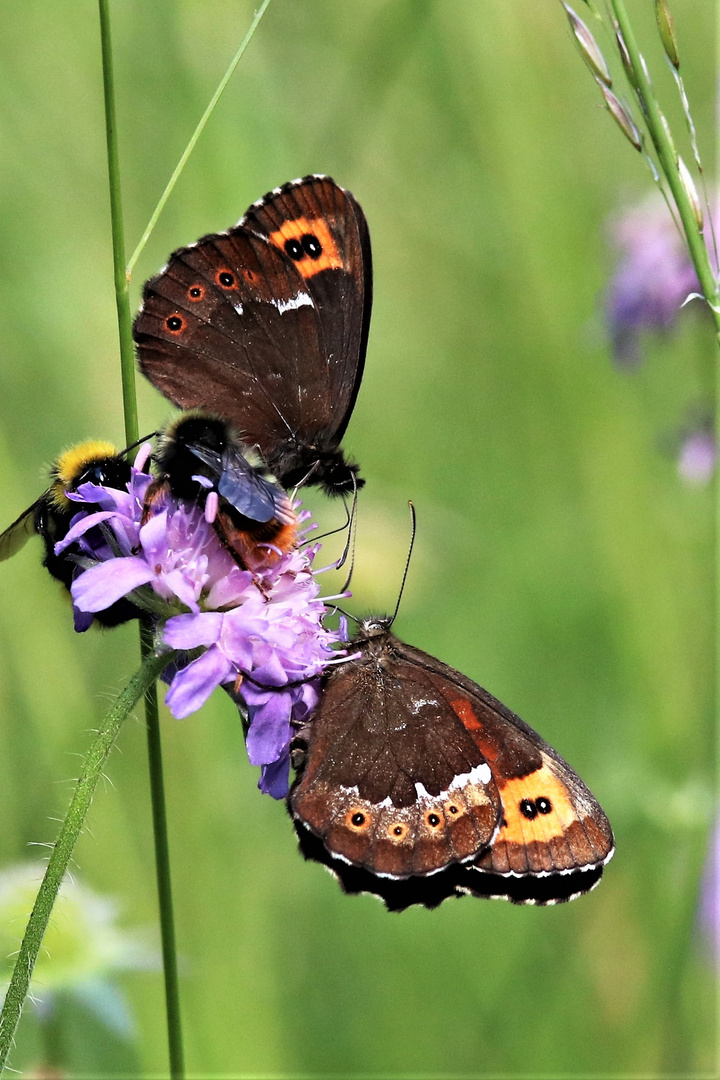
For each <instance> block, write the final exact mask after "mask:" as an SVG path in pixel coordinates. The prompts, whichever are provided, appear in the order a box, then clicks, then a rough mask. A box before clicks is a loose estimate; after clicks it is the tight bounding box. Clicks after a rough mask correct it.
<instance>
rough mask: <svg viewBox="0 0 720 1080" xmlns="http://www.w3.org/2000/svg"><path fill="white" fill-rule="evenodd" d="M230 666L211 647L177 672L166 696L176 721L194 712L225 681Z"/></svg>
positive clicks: (228, 677)
mask: <svg viewBox="0 0 720 1080" xmlns="http://www.w3.org/2000/svg"><path fill="white" fill-rule="evenodd" d="M231 673H232V665H231V664H230V662H229V660H228V659H227V657H225V656H224V655H223V653H222V652H221V651H220V649H218V647H217V645H211V646H210V648H209V649H208V650H207V652H204V653H203V654H202V656H199V657H198V658H197V660H193V661H192V663H191V664H188V666H187V667H186V668H183V670H182V671H179V672H178V673H177V675H176V676H175V678H174V679H173V681H172V684H171V686H170V689H169V690H168V692H167V694H166V695H165V704H166V705H167V707H168V708H169V710H170V712H171V713H172V714H173V716H174V717H175V718H176V719H177V720H183V719H184V718H185V717H186V716H189V715H190V713H194V712H197V710H198V709H199V708H200V706H201V705H204V704H205V702H206V701H207V699H208V698H209V697H210V695H211V694H212V692H213V690H214V689H215V687H216V686H220V684H221V683H224V682H228V680H229V679H230V676H231Z"/></svg>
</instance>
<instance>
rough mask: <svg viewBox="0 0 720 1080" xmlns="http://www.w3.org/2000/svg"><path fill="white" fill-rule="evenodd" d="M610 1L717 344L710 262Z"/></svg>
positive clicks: (625, 24)
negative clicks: (712, 321)
mask: <svg viewBox="0 0 720 1080" xmlns="http://www.w3.org/2000/svg"><path fill="white" fill-rule="evenodd" d="M610 4H611V6H612V9H613V12H614V14H615V18H616V20H617V23H618V26H619V27H620V31H621V33H622V36H623V39H624V41H625V45H626V46H627V51H628V55H629V57H630V61H631V64H632V68H633V72H634V74H635V78H636V80H637V86H638V90H637V93H638V95H639V96H640V98H641V99H642V104H643V106H644V115H645V121H646V123H647V127H648V131H649V132H650V138H651V139H652V141H653V146H654V147H655V150H656V151H657V155H658V158H659V160H660V165H661V167H662V170H663V173H664V174H665V177H666V179H667V182H668V184H669V186H670V190H671V192H672V195H673V199H674V200H675V204H676V206H677V208H678V212H679V214H680V220H681V222H682V226H683V230H684V232H685V238H686V240H687V245H688V249H689V251H690V258H691V259H692V262H693V266H694V267H695V271H696V273H697V276H698V280H699V281H700V285H701V287H702V291H703V295H704V296H705V299H706V300H707V302H708V305H709V307H710V310H711V312H712V315H713V319H714V321H715V333H716V337H717V339H718V344H719V345H720V302H719V301H720V295H719V293H718V285H717V282H716V281H715V275H714V274H713V270H712V266H711V265H710V257H709V255H708V250H707V246H706V244H705V241H704V239H703V235H702V233H701V231H700V229H699V228H698V225H697V222H696V220H695V214H694V211H693V207H692V203H691V201H690V197H689V195H688V193H687V191H686V190H685V188H684V186H683V184H682V181H681V179H680V172H679V169H678V166H677V162H676V160H675V154H674V152H673V147H672V145H671V143H670V139H669V137H668V134H667V132H666V130H665V126H664V124H663V122H662V117H661V114H660V109H659V108H658V104H657V101H656V100H655V95H654V93H653V89H652V87H651V85H650V80H649V79H648V76H647V73H646V71H645V68H644V66H643V64H642V62H641V60H640V52H639V50H638V47H637V43H636V41H635V35H634V33H633V29H632V26H631V24H630V20H629V19H628V15H627V12H626V10H625V4H624V0H610Z"/></svg>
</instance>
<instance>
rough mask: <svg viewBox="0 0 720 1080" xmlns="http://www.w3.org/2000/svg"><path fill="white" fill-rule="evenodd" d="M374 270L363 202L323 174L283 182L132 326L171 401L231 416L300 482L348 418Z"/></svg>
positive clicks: (146, 298) (210, 241)
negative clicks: (371, 265) (363, 213)
mask: <svg viewBox="0 0 720 1080" xmlns="http://www.w3.org/2000/svg"><path fill="white" fill-rule="evenodd" d="M298 214H300V217H298V216H297V215H298ZM288 215H292V216H291V217H289V216H288ZM276 225H277V227H275V226H276ZM303 245H304V246H303ZM370 275H371V271H370V247H369V240H368V239H367V226H366V224H365V219H364V217H363V215H362V211H361V210H360V208H359V206H358V205H357V203H356V202H355V200H354V199H352V197H351V196H350V195H348V193H347V192H345V191H343V190H342V188H339V187H338V186H337V184H335V183H334V182H333V181H331V180H329V179H327V178H322V179H320V178H316V177H309V178H306V179H305V180H302V181H296V182H294V183H293V184H286V185H285V186H284V187H283V188H280V189H278V190H277V191H275V192H271V193H270V194H269V195H267V196H266V197H265V199H263V200H261V201H260V202H259V203H258V204H255V206H254V207H252V208H251V209H250V211H249V212H248V214H247V215H246V217H245V218H244V219H243V221H242V222H241V223H240V225H238V226H236V227H235V228H233V229H230V230H228V231H227V232H226V233H219V234H217V235H212V236H206V237H204V238H203V239H202V240H199V241H198V242H197V243H196V244H193V245H191V246H190V247H186V248H180V249H179V250H178V251H176V252H175V253H174V254H173V255H171V257H170V260H169V261H168V264H167V266H166V267H165V269H164V270H163V271H162V272H161V273H160V274H158V275H157V276H156V277H154V278H152V279H151V280H150V281H148V282H147V284H146V286H145V289H144V293H143V305H142V307H141V309H140V312H139V314H138V316H137V319H136V320H135V326H134V331H133V333H134V338H135V342H136V344H137V349H138V358H139V364H140V369H141V371H142V372H143V374H145V375H146V376H147V377H148V378H149V379H150V381H151V382H152V383H153V384H154V385H155V386H156V387H157V389H158V390H160V392H161V393H162V394H164V395H165V396H166V397H167V398H169V400H170V401H172V402H173V403H174V404H176V405H179V406H180V407H182V408H200V409H207V410H210V411H212V412H215V413H217V414H218V415H219V416H221V417H223V418H224V419H226V420H229V421H231V422H232V423H233V424H235V425H236V426H237V427H238V428H239V429H240V430H241V432H242V435H243V438H244V439H245V441H246V442H248V443H251V444H252V443H254V444H256V445H257V446H258V447H259V448H260V451H261V452H262V454H263V457H264V458H265V460H266V461H267V462H268V464H269V465H270V466H271V468H273V470H274V471H275V472H276V474H277V475H278V477H279V479H280V480H281V481H282V482H283V483H285V484H288V483H291V482H297V480H299V479H301V478H302V475H296V474H297V473H300V474H302V473H303V472H304V471H306V470H307V468H308V467H309V466H310V465H312V463H313V461H314V460H315V459H316V458H317V456H318V453H320V454H321V455H322V453H327V452H333V451H335V450H336V448H337V445H338V443H339V441H340V437H341V435H342V433H343V432H344V430H345V428H346V426H347V423H348V420H349V418H350V413H351V411H352V408H353V405H354V403H355V397H356V395H357V389H358V386H359V382H360V377H361V375H362V368H363V363H364V356H365V345H366V342H367V329H368V324H369V317H370V303H371V295H370V294H371V276H370Z"/></svg>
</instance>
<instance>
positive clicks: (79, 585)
mask: <svg viewBox="0 0 720 1080" xmlns="http://www.w3.org/2000/svg"><path fill="white" fill-rule="evenodd" d="M152 576H153V572H152V570H151V569H150V567H149V566H148V564H147V563H146V562H145V561H144V559H138V558H137V557H136V556H134V555H130V556H128V558H126V559H109V560H108V561H107V562H104V563H98V564H97V566H91V567H90V569H89V570H85V571H84V572H83V573H82V574H80V576H79V577H77V578H76V579H75V581H74V582H73V584H72V589H71V590H70V591H71V593H72V598H73V603H74V604H75V606H76V607H79V608H80V610H81V611H105V609H106V608H109V607H110V605H111V604H114V603H115V601H116V600H119V599H120V598H121V597H123V596H126V595H127V594H128V593H129V592H132V590H133V589H137V588H138V587H139V586H140V585H147V583H148V582H149V581H150V580H151V578H152Z"/></svg>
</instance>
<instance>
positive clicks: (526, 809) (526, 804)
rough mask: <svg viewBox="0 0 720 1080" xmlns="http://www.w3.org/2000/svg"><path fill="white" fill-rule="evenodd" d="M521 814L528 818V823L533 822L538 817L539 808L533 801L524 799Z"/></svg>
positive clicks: (521, 804)
mask: <svg viewBox="0 0 720 1080" xmlns="http://www.w3.org/2000/svg"><path fill="white" fill-rule="evenodd" d="M520 813H521V814H522V816H523V817H526V818H527V819H528V821H532V820H533V818H536V817H537V816H538V808H537V806H536V805H535V803H534V802H533V801H532V799H523V800H522V801H521V803H520Z"/></svg>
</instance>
